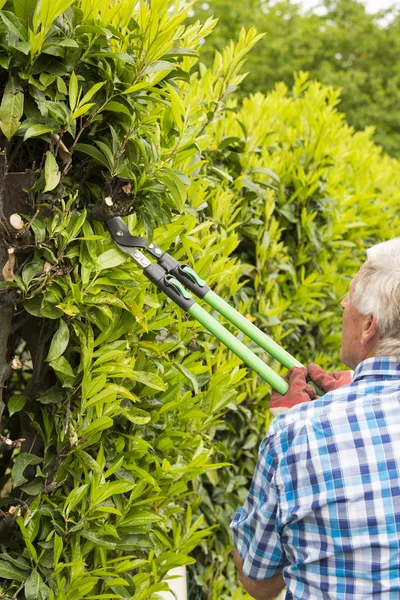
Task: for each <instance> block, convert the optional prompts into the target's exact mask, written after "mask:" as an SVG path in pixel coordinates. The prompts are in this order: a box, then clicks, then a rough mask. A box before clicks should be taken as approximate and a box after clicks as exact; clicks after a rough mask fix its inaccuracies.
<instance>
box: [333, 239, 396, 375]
mask: <svg viewBox="0 0 400 600" xmlns="http://www.w3.org/2000/svg"><path fill="white" fill-rule="evenodd" d="M367 255H368V259H367V261H366V262H365V263H364V264H363V265H362V267H361V269H360V270H359V272H358V273H357V275H356V277H355V278H354V279H353V281H352V282H351V285H350V290H349V293H348V294H347V296H346V297H345V298H344V299H343V300H342V303H341V306H342V308H343V311H344V312H343V331H342V348H341V351H340V357H341V360H342V361H343V362H344V363H345V364H346V365H347V366H349V367H350V368H352V369H354V368H355V367H356V366H357V365H358V364H359V363H360V362H361V361H362V360H365V359H366V358H369V357H371V356H383V355H391V356H396V357H397V358H398V360H400V238H395V239H393V240H389V241H387V242H383V243H381V244H377V245H376V246H373V247H372V248H370V250H368V252H367Z"/></svg>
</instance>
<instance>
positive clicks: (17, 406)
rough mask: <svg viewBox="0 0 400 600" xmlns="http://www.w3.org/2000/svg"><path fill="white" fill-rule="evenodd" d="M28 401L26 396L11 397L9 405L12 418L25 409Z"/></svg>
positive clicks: (15, 395) (16, 395)
mask: <svg viewBox="0 0 400 600" xmlns="http://www.w3.org/2000/svg"><path fill="white" fill-rule="evenodd" d="M26 400H27V398H26V396H23V395H22V394H14V395H13V396H11V398H10V399H9V400H8V404H7V406H8V414H9V415H10V417H12V415H13V414H15V413H17V412H19V411H20V410H22V409H23V408H24V406H25V403H26Z"/></svg>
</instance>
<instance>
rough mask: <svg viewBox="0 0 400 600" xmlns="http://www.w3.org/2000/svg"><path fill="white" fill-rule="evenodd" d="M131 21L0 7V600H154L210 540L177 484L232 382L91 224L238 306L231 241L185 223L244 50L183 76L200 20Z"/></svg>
mask: <svg viewBox="0 0 400 600" xmlns="http://www.w3.org/2000/svg"><path fill="white" fill-rule="evenodd" d="M136 4H137V3H136V2H131V1H125V2H116V3H114V2H111V3H110V2H109V1H108V0H104V1H103V2H98V0H80V1H76V2H74V1H73V0H59V1H57V2H54V1H53V0H42V1H41V2H38V3H36V2H35V1H34V0H33V1H32V2H29V3H24V2H19V1H18V0H16V1H15V2H4V1H3V2H2V3H1V9H2V10H1V12H0V19H1V26H0V46H1V57H2V58H1V60H2V63H1V71H0V81H1V88H2V99H1V105H0V120H1V123H0V129H1V136H2V137H1V146H2V153H1V167H2V171H1V173H2V176H1V186H2V188H1V194H0V199H1V216H2V230H3V235H2V247H1V252H2V256H1V260H2V267H3V278H4V279H5V282H4V284H3V286H2V291H1V305H0V309H1V322H2V330H1V348H0V350H1V352H0V357H1V361H2V362H1V364H0V373H1V377H2V379H1V382H0V384H1V385H3V384H6V389H5V391H4V393H3V388H0V389H1V391H2V398H4V400H5V403H6V405H7V409H6V410H5V406H4V403H3V402H1V404H0V407H1V413H2V423H1V432H2V438H1V447H0V452H1V453H2V460H1V483H2V485H1V488H2V492H1V495H2V496H3V498H2V500H1V503H2V513H1V518H0V536H1V548H2V551H1V554H0V578H1V584H0V585H1V592H2V594H3V595H5V597H11V596H15V597H17V596H18V597H19V598H21V597H22V595H23V596H24V597H25V598H26V600H33V599H36V598H48V599H49V600H51V599H52V598H57V600H63V599H64V600H73V599H77V600H78V599H82V598H135V599H136V600H141V599H142V600H143V599H145V598H153V597H156V596H155V594H156V592H157V591H160V590H163V589H164V590H167V589H168V585H167V583H162V580H163V579H164V577H165V575H166V573H167V572H168V570H169V569H170V568H171V567H174V566H177V565H185V564H187V563H190V562H193V559H192V558H190V557H189V553H190V551H191V550H192V549H193V548H194V547H195V546H196V545H197V544H198V543H199V541H200V540H201V539H202V538H203V537H204V536H206V535H208V534H209V533H210V530H207V529H205V528H204V525H203V517H202V516H201V515H200V514H199V513H198V511H197V508H198V503H199V499H198V498H196V497H192V494H193V489H194V488H193V485H194V484H193V481H195V480H196V479H197V478H198V477H199V475H201V474H203V473H205V472H207V471H209V470H213V469H215V468H217V466H218V465H217V464H216V461H215V460H214V459H213V454H214V452H215V444H214V442H213V441H212V439H211V437H210V435H209V434H208V431H209V429H210V428H211V427H212V426H213V424H214V423H215V422H216V421H218V418H219V415H220V414H221V411H223V410H224V408H225V406H226V405H227V404H228V403H230V402H233V401H234V399H235V397H236V393H235V386H236V384H237V382H238V381H240V379H242V378H243V376H244V375H245V374H246V371H244V370H242V369H238V361H237V360H236V359H233V360H232V359H230V357H229V355H228V353H227V352H226V351H225V350H224V349H220V348H219V347H218V346H216V345H215V344H214V341H213V340H212V339H210V336H205V335H203V333H202V332H201V328H200V327H199V325H197V324H196V323H193V322H192V321H190V320H188V318H186V317H185V316H184V315H182V313H181V312H180V311H179V309H177V307H176V306H175V305H173V304H172V303H170V302H168V301H166V298H165V297H164V296H163V295H162V294H157V293H156V291H155V289H154V288H153V287H152V286H151V285H150V283H149V281H147V280H146V279H145V278H144V276H143V274H142V272H141V271H140V270H139V269H138V268H137V267H135V265H134V264H133V263H132V262H131V261H129V260H128V257H127V256H126V255H124V254H122V253H121V252H120V251H119V250H118V249H117V248H116V247H115V245H114V244H113V242H112V241H111V239H110V236H109V234H108V233H107V232H106V229H105V226H104V225H103V223H102V222H101V221H100V220H97V219H101V218H103V217H104V216H109V215H110V214H120V215H121V214H122V215H129V216H128V217H127V222H128V224H129V227H130V228H131V230H132V231H135V232H136V233H139V234H145V233H147V235H148V236H149V237H151V236H152V235H153V233H154V236H156V238H157V242H158V243H159V244H160V245H161V246H162V247H166V248H168V247H171V249H172V252H174V251H175V255H176V257H177V258H178V259H179V258H180V257H183V256H184V254H186V255H187V256H188V257H189V259H190V261H191V262H193V261H194V256H195V259H196V262H197V268H198V270H199V272H200V273H201V275H203V276H206V277H208V278H209V282H210V284H211V285H215V286H216V288H217V289H222V288H224V287H225V288H226V289H228V290H230V292H231V293H232V292H235V291H236V290H237V289H238V285H239V284H238V283H237V276H238V274H239V266H238V264H237V261H236V260H235V259H230V258H229V255H230V254H231V253H232V251H233V249H234V248H235V247H236V245H237V237H236V235H235V232H234V231H233V230H225V229H224V228H223V227H221V228H217V227H215V225H214V222H213V221H212V220H210V219H208V218H207V217H206V216H204V215H203V211H204V207H206V206H207V202H206V198H207V194H208V187H209V185H211V186H212V185H214V179H213V180H212V181H209V180H207V177H206V173H205V170H204V160H203V151H204V148H206V147H207V146H208V145H209V143H210V138H209V137H208V136H207V134H206V133H205V129H206V127H207V124H208V123H209V122H211V121H212V120H213V119H214V118H215V116H216V115H218V114H220V113H221V112H222V110H223V109H224V102H225V98H226V94H227V92H228V91H229V85H230V83H231V84H232V85H236V84H238V83H239V82H240V77H239V76H236V75H235V73H236V71H237V70H238V67H239V66H240V63H241V59H242V57H243V55H244V54H245V52H246V51H247V49H249V48H250V47H251V46H252V44H254V43H255V42H256V41H257V37H256V35H255V33H254V31H251V32H249V34H248V35H247V34H245V33H243V35H242V36H241V39H240V40H239V42H238V44H237V45H236V46H235V47H233V46H232V47H231V48H230V50H229V51H228V52H227V53H226V54H225V55H224V57H223V60H221V62H219V63H218V64H216V65H215V68H213V69H211V70H204V71H203V73H202V76H201V78H199V77H198V75H197V74H196V73H193V72H192V70H193V69H192V67H193V66H194V65H195V63H196V62H197V56H196V49H197V46H198V44H199V40H200V39H202V38H203V37H204V36H205V35H207V33H209V31H210V30H211V29H212V27H213V25H214V22H213V21H212V20H210V21H208V22H207V23H205V24H200V23H198V24H196V25H193V26H189V27H185V26H184V25H183V22H184V20H185V19H186V17H187V7H185V4H184V3H182V2H179V1H178V2H176V1H172V0H159V1H157V2H152V3H151V10H150V7H149V4H148V3H147V2H145V1H142V2H140V3H139V4H138V5H136ZM17 213H21V214H22V220H21V218H20V217H18V214H17ZM180 213H182V216H181V215H180ZM94 217H96V219H94ZM211 266H212V273H211ZM12 356H14V358H13V359H12V361H11V363H10V360H11V357H12ZM10 375H11V376H10ZM18 590H20V591H19V592H18Z"/></svg>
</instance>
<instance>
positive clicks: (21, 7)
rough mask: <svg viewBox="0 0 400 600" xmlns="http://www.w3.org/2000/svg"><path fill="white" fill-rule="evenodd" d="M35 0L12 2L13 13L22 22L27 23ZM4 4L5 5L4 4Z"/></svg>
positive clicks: (16, 0)
mask: <svg viewBox="0 0 400 600" xmlns="http://www.w3.org/2000/svg"><path fill="white" fill-rule="evenodd" d="M36 2H37V0H13V5H14V12H15V14H16V15H17V17H19V18H20V19H22V20H23V21H27V20H28V18H29V15H30V13H31V11H33V10H34V8H35V6H36ZM4 4H5V3H4Z"/></svg>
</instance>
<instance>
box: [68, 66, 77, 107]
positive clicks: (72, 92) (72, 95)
mask: <svg viewBox="0 0 400 600" xmlns="http://www.w3.org/2000/svg"><path fill="white" fill-rule="evenodd" d="M78 91H79V86H78V78H77V76H76V74H75V71H72V73H71V77H70V80H69V90H68V96H69V107H70V109H71V111H73V110H74V109H75V106H76V103H77V101H78Z"/></svg>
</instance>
